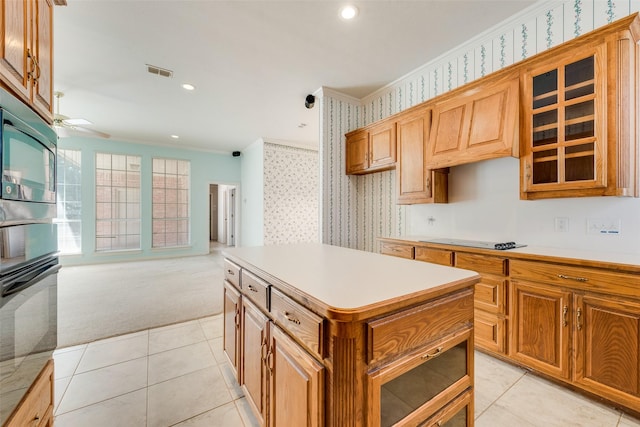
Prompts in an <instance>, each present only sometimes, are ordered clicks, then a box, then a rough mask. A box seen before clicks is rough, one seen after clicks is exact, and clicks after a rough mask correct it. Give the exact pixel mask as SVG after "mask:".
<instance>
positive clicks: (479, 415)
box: [473, 371, 529, 421]
mask: <svg viewBox="0 0 640 427" xmlns="http://www.w3.org/2000/svg"><path fill="white" fill-rule="evenodd" d="M527 374H529V372H527V371H525V372H523V373H522V375H521V376H520V377H519V378H518V379H517V380H515V381H514V382H513V384H511V385H510V386H509V387H507V388H506V389H505V391H504V392H502V394H500V396H498V397H496V399H495V400H494V401H493V402H491V404H490V405H489V406H487V407H486V408H485V409H484V411H482V412H480V413H479V414H478V416H476V417H474V418H473V419H474V421H475V420H477V419H478V418H480V417H481V416H482V415H484V413H485V412H487V411H488V410H489V408H491V407H492V406H493V405H495V404H496V403H497V402H498V400H500V399H502V397H503V396H504V395H505V394H507V393H508V392H509V390H511V389H512V388H513V387H514V386H515V385H516V384H518V383H519V382H520V381H521V380H522V379H523V378H524V377H525V376H527ZM474 393H475V390H474Z"/></svg>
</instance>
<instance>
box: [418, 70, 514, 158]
mask: <svg viewBox="0 0 640 427" xmlns="http://www.w3.org/2000/svg"><path fill="white" fill-rule="evenodd" d="M518 84H519V76H518V73H517V71H514V70H511V72H509V73H507V74H504V73H500V74H497V75H495V76H491V77H488V78H485V79H481V80H479V81H477V82H474V83H472V84H470V85H466V86H464V87H463V88H461V90H456V91H453V92H451V93H448V94H446V95H444V96H442V97H441V98H439V99H438V101H436V103H435V106H434V108H433V123H432V125H431V136H430V137H429V142H428V144H427V153H428V154H427V167H429V168H431V169H436V168H442V167H447V166H456V165H462V164H465V163H472V162H477V161H479V160H486V159H492V158H496V157H505V156H514V157H518V126H517V123H518V101H519V100H518V93H519V91H518Z"/></svg>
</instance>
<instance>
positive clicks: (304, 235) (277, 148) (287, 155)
mask: <svg viewBox="0 0 640 427" xmlns="http://www.w3.org/2000/svg"><path fill="white" fill-rule="evenodd" d="M318 174H319V171H318V152H317V151H314V150H307V149H301V148H295V147H290V146H285V145H279V144H272V143H267V142H265V144H264V244H265V245H273V244H279V243H296V242H317V241H318V199H319V196H318V195H319V190H318V182H319V179H318Z"/></svg>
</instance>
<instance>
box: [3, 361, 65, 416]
mask: <svg viewBox="0 0 640 427" xmlns="http://www.w3.org/2000/svg"><path fill="white" fill-rule="evenodd" d="M53 384H54V379H53V360H52V359H51V360H49V361H48V362H47V364H46V365H45V366H44V368H43V369H42V371H41V372H40V374H39V375H38V377H37V378H36V380H35V381H34V382H33V384H32V385H31V388H29V390H28V391H27V394H26V395H25V397H24V398H23V400H22V402H20V405H18V407H17V408H16V410H15V412H14V413H13V415H12V416H11V417H10V418H9V420H8V421H7V423H6V424H5V425H4V427H24V426H28V427H52V426H53V396H54V394H53Z"/></svg>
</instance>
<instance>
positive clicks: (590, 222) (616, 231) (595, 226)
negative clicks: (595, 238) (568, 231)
mask: <svg viewBox="0 0 640 427" xmlns="http://www.w3.org/2000/svg"><path fill="white" fill-rule="evenodd" d="M621 223H622V221H621V220H620V219H612V218H589V219H587V234H607V235H620V234H621Z"/></svg>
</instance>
